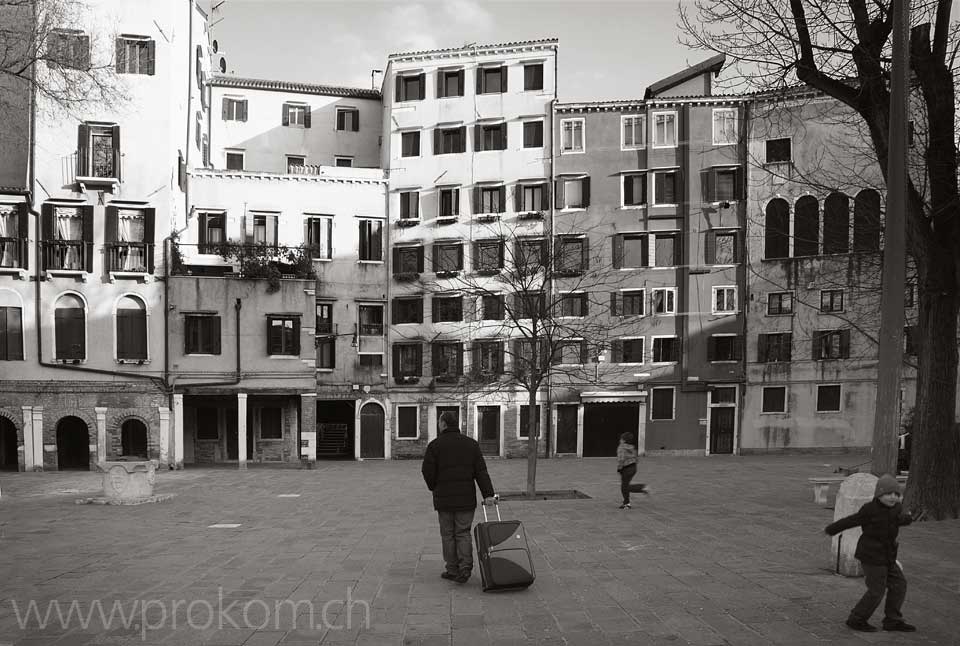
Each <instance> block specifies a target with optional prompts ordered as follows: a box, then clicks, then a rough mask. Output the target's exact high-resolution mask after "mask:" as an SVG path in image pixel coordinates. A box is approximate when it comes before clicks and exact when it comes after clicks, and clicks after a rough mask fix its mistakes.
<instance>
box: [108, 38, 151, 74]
mask: <svg viewBox="0 0 960 646" xmlns="http://www.w3.org/2000/svg"><path fill="white" fill-rule="evenodd" d="M155 59H156V43H155V42H154V41H153V40H151V39H150V38H147V37H146V36H125V35H121V36H119V37H118V38H117V52H116V68H117V74H148V75H150V76H153V70H154V60H155Z"/></svg>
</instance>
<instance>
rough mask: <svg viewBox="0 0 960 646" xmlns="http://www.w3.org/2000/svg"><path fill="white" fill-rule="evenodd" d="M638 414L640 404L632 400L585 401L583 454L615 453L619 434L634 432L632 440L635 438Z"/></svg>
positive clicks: (586, 455)
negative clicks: (618, 401)
mask: <svg viewBox="0 0 960 646" xmlns="http://www.w3.org/2000/svg"><path fill="white" fill-rule="evenodd" d="M639 416H640V406H639V404H637V403H633V402H623V403H616V404H584V405H583V457H585V458H608V457H614V456H616V455H617V445H618V444H619V443H620V434H621V433H626V432H628V431H629V432H630V433H633V441H634V442H636V441H637V426H638V424H639ZM639 448H641V447H638V449H639Z"/></svg>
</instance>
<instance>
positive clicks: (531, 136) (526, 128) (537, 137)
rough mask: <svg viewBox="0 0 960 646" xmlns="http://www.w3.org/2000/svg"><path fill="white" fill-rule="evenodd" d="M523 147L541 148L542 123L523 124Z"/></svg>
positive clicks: (530, 122)
mask: <svg viewBox="0 0 960 646" xmlns="http://www.w3.org/2000/svg"><path fill="white" fill-rule="evenodd" d="M523 147H524V148H543V121H524V122H523Z"/></svg>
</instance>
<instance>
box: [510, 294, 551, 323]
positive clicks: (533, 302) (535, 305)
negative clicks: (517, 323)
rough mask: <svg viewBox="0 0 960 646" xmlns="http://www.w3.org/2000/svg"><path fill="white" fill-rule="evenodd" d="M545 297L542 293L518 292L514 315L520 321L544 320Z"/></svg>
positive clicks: (515, 299)
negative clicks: (535, 318) (534, 318)
mask: <svg viewBox="0 0 960 646" xmlns="http://www.w3.org/2000/svg"><path fill="white" fill-rule="evenodd" d="M545 300H546V299H545V295H544V294H542V293H540V292H535V291H529V292H517V293H516V294H514V302H513V313H514V317H515V318H518V319H532V318H533V317H534V316H536V317H537V318H539V319H543V318H544V316H543V310H544V306H545V304H546V303H545Z"/></svg>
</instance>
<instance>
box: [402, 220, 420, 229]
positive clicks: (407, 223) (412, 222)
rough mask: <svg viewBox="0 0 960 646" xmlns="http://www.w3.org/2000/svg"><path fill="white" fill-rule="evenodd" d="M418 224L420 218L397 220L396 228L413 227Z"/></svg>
mask: <svg viewBox="0 0 960 646" xmlns="http://www.w3.org/2000/svg"><path fill="white" fill-rule="evenodd" d="M418 224H420V218H400V219H399V220H397V226H398V227H415V226H417V225H418Z"/></svg>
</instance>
